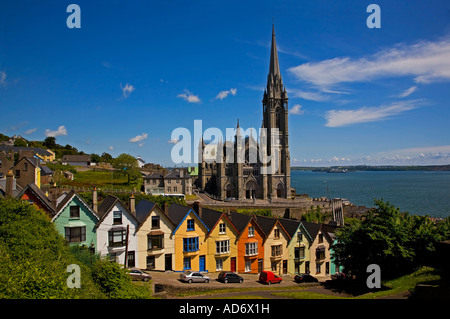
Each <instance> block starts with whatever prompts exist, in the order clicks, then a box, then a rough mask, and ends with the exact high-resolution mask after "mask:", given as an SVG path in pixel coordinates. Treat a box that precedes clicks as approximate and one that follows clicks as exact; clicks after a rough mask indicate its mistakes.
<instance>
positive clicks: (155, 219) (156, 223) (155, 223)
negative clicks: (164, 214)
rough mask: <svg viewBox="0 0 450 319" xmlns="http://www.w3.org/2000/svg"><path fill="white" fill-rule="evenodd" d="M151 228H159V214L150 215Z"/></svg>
mask: <svg viewBox="0 0 450 319" xmlns="http://www.w3.org/2000/svg"><path fill="white" fill-rule="evenodd" d="M152 228H159V216H152Z"/></svg>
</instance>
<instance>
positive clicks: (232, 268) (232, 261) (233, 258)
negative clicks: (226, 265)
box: [230, 257, 236, 272]
mask: <svg viewBox="0 0 450 319" xmlns="http://www.w3.org/2000/svg"><path fill="white" fill-rule="evenodd" d="M230 261H231V269H230V270H231V271H232V272H236V257H232V258H231V260H230Z"/></svg>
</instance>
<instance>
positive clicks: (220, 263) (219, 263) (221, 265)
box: [216, 258, 223, 270]
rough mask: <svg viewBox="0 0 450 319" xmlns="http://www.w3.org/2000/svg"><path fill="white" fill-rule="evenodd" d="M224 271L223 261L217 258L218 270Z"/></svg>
mask: <svg viewBox="0 0 450 319" xmlns="http://www.w3.org/2000/svg"><path fill="white" fill-rule="evenodd" d="M222 269H223V259H222V258H217V259H216V270H222Z"/></svg>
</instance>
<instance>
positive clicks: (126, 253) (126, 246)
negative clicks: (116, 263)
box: [123, 225, 130, 268]
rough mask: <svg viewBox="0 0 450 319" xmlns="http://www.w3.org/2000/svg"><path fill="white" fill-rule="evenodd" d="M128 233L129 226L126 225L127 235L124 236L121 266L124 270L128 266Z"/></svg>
mask: <svg viewBox="0 0 450 319" xmlns="http://www.w3.org/2000/svg"><path fill="white" fill-rule="evenodd" d="M129 232H130V225H127V235H126V237H125V238H126V239H125V260H124V262H123V265H124V266H125V268H126V267H127V264H128V233H129Z"/></svg>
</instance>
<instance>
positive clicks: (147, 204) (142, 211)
mask: <svg viewBox="0 0 450 319" xmlns="http://www.w3.org/2000/svg"><path fill="white" fill-rule="evenodd" d="M155 205H156V204H155V203H154V202H151V201H149V200H146V199H141V200H140V201H139V203H138V204H137V205H136V219H137V220H138V221H139V222H140V223H142V222H143V221H144V220H145V219H146V218H147V216H148V214H149V213H150V212H151V211H152V209H153V207H155Z"/></svg>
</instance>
